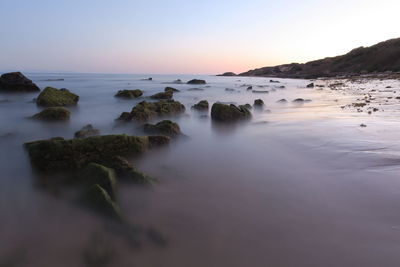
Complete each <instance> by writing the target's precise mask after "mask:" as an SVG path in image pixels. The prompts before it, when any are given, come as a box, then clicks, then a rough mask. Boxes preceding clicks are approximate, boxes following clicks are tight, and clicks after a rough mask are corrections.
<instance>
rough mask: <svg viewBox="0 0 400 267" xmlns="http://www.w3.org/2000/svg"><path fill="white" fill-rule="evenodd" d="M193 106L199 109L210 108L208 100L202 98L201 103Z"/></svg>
mask: <svg viewBox="0 0 400 267" xmlns="http://www.w3.org/2000/svg"><path fill="white" fill-rule="evenodd" d="M192 108H193V109H197V110H208V108H209V104H208V101H207V100H201V101H199V103H197V104H194V105H193V106H192Z"/></svg>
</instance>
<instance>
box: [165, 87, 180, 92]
mask: <svg viewBox="0 0 400 267" xmlns="http://www.w3.org/2000/svg"><path fill="white" fill-rule="evenodd" d="M170 91H171V92H173V93H174V92H180V90H178V89H175V88H173V87H165V89H164V92H170Z"/></svg>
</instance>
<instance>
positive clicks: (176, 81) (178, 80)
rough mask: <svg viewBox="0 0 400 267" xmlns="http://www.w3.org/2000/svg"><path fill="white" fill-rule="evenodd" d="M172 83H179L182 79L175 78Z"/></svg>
mask: <svg viewBox="0 0 400 267" xmlns="http://www.w3.org/2000/svg"><path fill="white" fill-rule="evenodd" d="M172 83H176V84H181V83H182V80H181V79H177V80H175V81H173V82H172Z"/></svg>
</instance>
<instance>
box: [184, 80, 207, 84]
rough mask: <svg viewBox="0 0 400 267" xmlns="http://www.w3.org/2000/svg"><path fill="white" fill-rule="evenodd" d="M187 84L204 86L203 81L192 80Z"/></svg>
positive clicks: (204, 82)
mask: <svg viewBox="0 0 400 267" xmlns="http://www.w3.org/2000/svg"><path fill="white" fill-rule="evenodd" d="M187 83H188V84H206V81H205V80H199V79H193V80H190V81H188V82H187Z"/></svg>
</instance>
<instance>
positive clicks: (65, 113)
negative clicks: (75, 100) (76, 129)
mask: <svg viewBox="0 0 400 267" xmlns="http://www.w3.org/2000/svg"><path fill="white" fill-rule="evenodd" d="M70 115H71V112H70V111H69V110H68V109H66V108H63V107H51V108H46V109H44V110H42V111H41V112H39V113H37V114H35V115H33V116H32V118H33V119H37V120H44V121H66V120H69V117H70Z"/></svg>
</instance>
